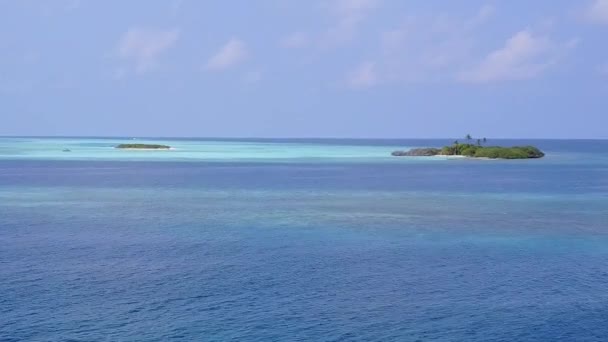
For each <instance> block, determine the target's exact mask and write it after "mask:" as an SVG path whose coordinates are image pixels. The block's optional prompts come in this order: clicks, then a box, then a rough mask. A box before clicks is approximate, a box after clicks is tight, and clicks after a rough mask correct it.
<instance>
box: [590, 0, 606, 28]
mask: <svg viewBox="0 0 608 342" xmlns="http://www.w3.org/2000/svg"><path fill="white" fill-rule="evenodd" d="M586 17H587V19H589V20H590V21H591V22H595V23H599V24H608V0H594V1H593V3H591V5H590V6H589V8H588V9H587V11H586Z"/></svg>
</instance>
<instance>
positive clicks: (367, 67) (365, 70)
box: [347, 62, 378, 88]
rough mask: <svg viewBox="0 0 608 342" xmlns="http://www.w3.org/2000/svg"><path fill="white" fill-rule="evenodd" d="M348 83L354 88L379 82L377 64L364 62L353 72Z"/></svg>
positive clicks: (365, 86)
mask: <svg viewBox="0 0 608 342" xmlns="http://www.w3.org/2000/svg"><path fill="white" fill-rule="evenodd" d="M347 82H348V85H349V86H350V87H352V88H368V87H371V86H374V85H376V84H377V83H378V74H377V72H376V64H375V63H373V62H364V63H362V64H361V65H359V66H358V67H357V68H356V69H355V70H353V71H352V72H351V74H350V75H349V77H348V80H347Z"/></svg>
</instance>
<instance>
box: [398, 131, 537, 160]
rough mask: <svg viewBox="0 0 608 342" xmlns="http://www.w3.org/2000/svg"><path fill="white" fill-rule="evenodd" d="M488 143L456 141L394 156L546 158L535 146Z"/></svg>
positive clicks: (484, 140)
mask: <svg viewBox="0 0 608 342" xmlns="http://www.w3.org/2000/svg"><path fill="white" fill-rule="evenodd" d="M466 139H467V140H468V141H471V140H473V138H472V137H471V136H470V135H467V137H466ZM486 142H487V139H486V138H483V140H482V139H477V144H473V143H459V142H458V141H455V142H454V144H452V145H451V146H444V147H443V148H432V147H431V148H414V149H411V150H408V151H395V152H393V153H392V155H393V156H396V157H402V156H409V157H429V156H463V157H470V158H488V159H535V158H542V157H544V156H545V154H544V153H543V152H542V151H541V150H539V149H538V148H536V147H534V146H512V147H501V146H484V145H483V144H484V143H486Z"/></svg>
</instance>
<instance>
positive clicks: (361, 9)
mask: <svg viewBox="0 0 608 342" xmlns="http://www.w3.org/2000/svg"><path fill="white" fill-rule="evenodd" d="M378 4H379V0H334V1H333V2H332V3H331V5H330V11H331V12H332V14H333V15H334V18H335V19H334V20H335V23H334V25H332V26H331V27H330V28H329V29H328V30H327V31H326V32H325V36H324V37H323V39H322V45H325V46H334V45H339V44H342V43H345V42H348V41H351V40H352V39H354V37H355V35H356V32H357V28H358V26H359V25H360V23H361V22H362V21H363V20H364V19H365V18H366V17H367V16H368V15H369V13H370V12H371V11H372V10H374V9H375V8H376V7H377V6H378Z"/></svg>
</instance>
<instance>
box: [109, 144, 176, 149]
mask: <svg viewBox="0 0 608 342" xmlns="http://www.w3.org/2000/svg"><path fill="white" fill-rule="evenodd" d="M115 148H120V149H124V150H169V149H171V146H167V145H159V144H120V145H118V146H116V147H115Z"/></svg>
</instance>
